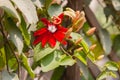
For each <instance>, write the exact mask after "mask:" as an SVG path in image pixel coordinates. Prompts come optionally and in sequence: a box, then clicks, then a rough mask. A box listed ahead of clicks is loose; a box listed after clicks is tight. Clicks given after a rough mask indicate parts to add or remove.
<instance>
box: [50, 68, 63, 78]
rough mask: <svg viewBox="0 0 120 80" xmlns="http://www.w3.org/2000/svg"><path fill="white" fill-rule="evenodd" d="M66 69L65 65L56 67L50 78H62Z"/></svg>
mask: <svg viewBox="0 0 120 80" xmlns="http://www.w3.org/2000/svg"><path fill="white" fill-rule="evenodd" d="M64 71H65V67H63V66H60V67H58V68H56V69H55V70H54V72H53V74H52V77H51V79H50V80H60V79H61V77H62V75H63V73H64Z"/></svg>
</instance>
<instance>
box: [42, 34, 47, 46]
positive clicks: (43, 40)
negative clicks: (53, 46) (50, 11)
mask: <svg viewBox="0 0 120 80" xmlns="http://www.w3.org/2000/svg"><path fill="white" fill-rule="evenodd" d="M48 40H49V34H48V33H46V34H45V35H43V39H42V47H44V46H45V44H46V43H47V41H48Z"/></svg>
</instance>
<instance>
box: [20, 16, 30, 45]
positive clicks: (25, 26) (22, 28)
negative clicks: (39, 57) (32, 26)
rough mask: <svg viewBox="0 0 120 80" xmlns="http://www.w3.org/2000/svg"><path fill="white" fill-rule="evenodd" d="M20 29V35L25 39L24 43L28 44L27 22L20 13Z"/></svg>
mask: <svg viewBox="0 0 120 80" xmlns="http://www.w3.org/2000/svg"><path fill="white" fill-rule="evenodd" d="M20 30H21V32H22V35H23V37H24V39H25V42H26V44H27V45H28V46H29V44H30V36H29V33H28V30H27V24H26V23H25V20H24V19H23V17H22V15H21V25H20Z"/></svg>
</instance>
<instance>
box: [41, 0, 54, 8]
mask: <svg viewBox="0 0 120 80" xmlns="http://www.w3.org/2000/svg"><path fill="white" fill-rule="evenodd" d="M40 2H41V4H43V5H44V6H45V7H46V9H47V8H48V7H49V6H50V4H51V2H52V0H40Z"/></svg>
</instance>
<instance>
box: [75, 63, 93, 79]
mask: <svg viewBox="0 0 120 80" xmlns="http://www.w3.org/2000/svg"><path fill="white" fill-rule="evenodd" d="M77 64H78V66H79V68H80V71H81V76H83V79H81V80H93V77H92V75H91V74H90V72H89V70H88V67H87V65H85V64H83V62H81V61H77Z"/></svg>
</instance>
